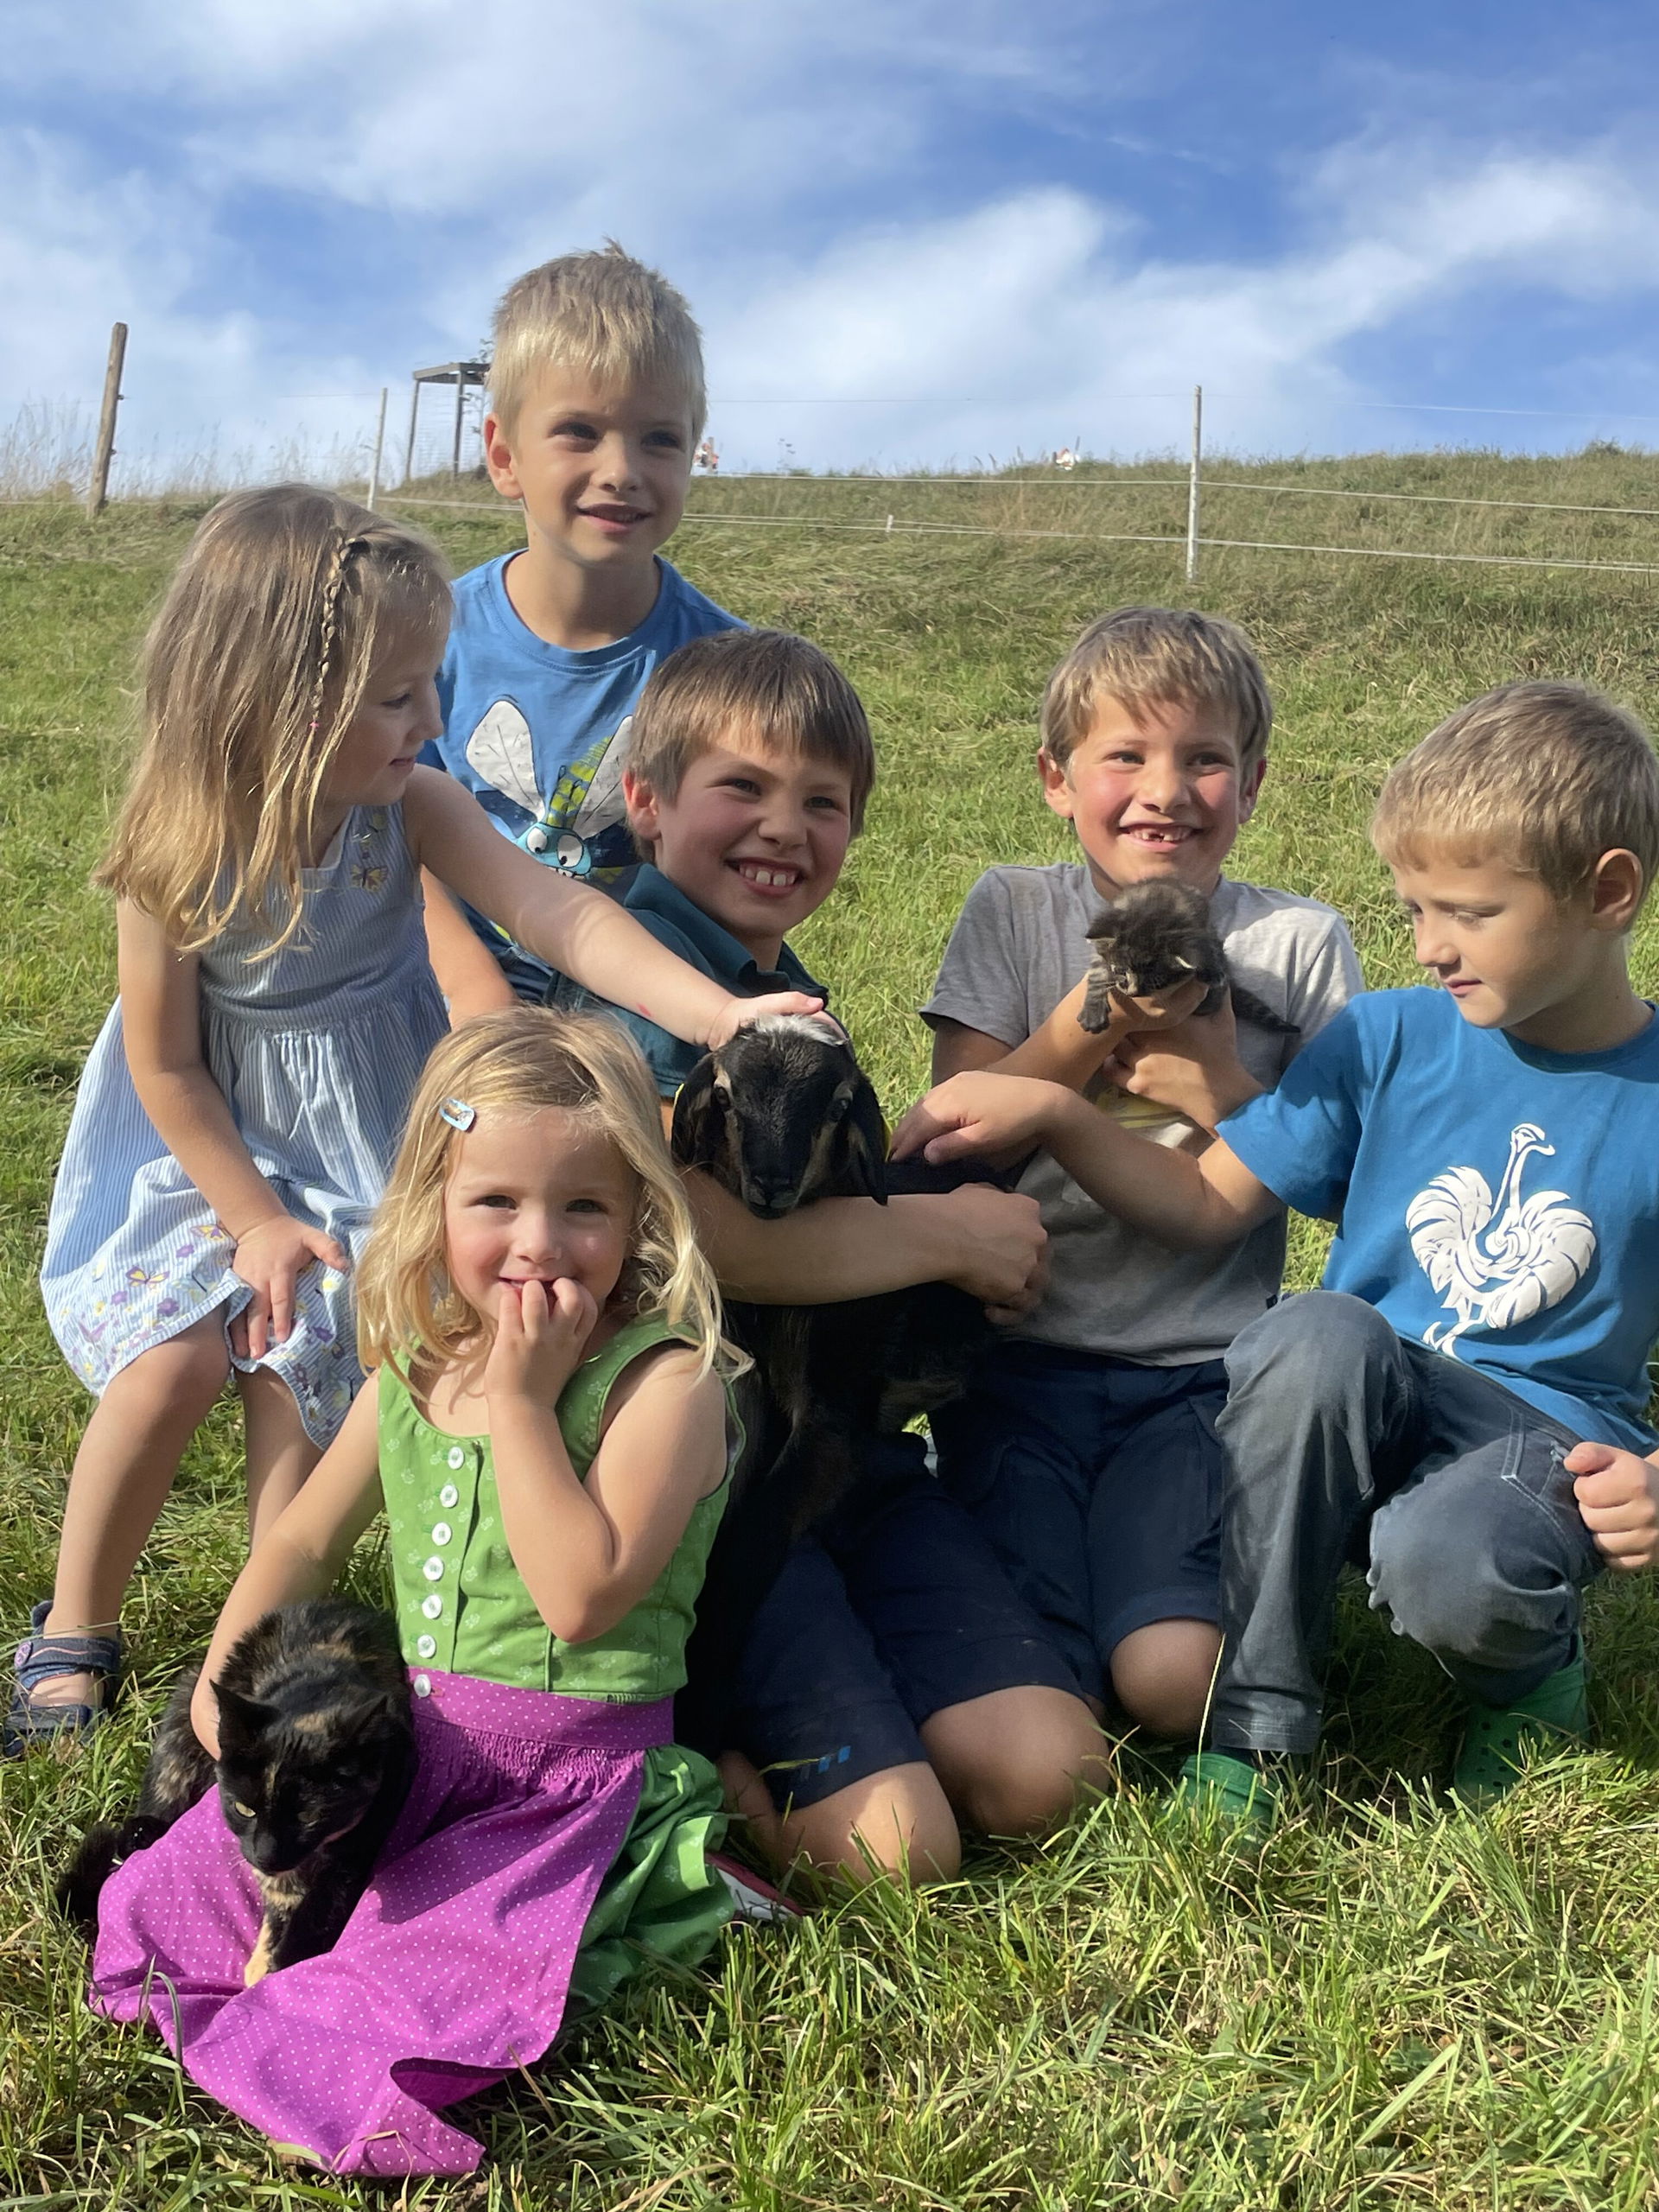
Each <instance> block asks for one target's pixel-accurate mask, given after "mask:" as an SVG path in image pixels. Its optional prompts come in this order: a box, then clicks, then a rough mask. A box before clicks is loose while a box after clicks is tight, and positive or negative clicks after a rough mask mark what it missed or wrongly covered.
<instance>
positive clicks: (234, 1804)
mask: <svg viewBox="0 0 1659 2212" xmlns="http://www.w3.org/2000/svg"><path fill="white" fill-rule="evenodd" d="M231 1810H232V1812H233V1813H240V1814H241V1815H242V1817H243V1819H244V1820H245V1821H251V1819H252V1818H253V1816H254V1814H253V1808H252V1806H251V1805H245V1804H243V1802H241V1800H240V1799H239V1798H237V1797H232V1800H231Z"/></svg>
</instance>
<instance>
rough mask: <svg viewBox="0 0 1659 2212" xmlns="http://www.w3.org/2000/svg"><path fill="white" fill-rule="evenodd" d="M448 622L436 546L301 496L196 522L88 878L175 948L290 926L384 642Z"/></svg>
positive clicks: (221, 508)
mask: <svg viewBox="0 0 1659 2212" xmlns="http://www.w3.org/2000/svg"><path fill="white" fill-rule="evenodd" d="M448 621H449V587H448V583H447V582H446V581H445V579H444V573H443V564H442V559H441V558H440V556H439V555H438V553H437V551H436V550H435V548H434V547H432V546H430V545H429V544H428V543H426V541H425V539H424V538H422V537H416V535H414V533H413V532H411V531H407V530H404V529H402V528H401V527H399V526H398V525H397V524H395V523H391V522H387V521H385V519H384V518H382V517H381V516H379V515H375V514H371V513H370V512H369V511H368V510H367V509H366V508H365V507H359V506H354V505H353V504H352V502H351V501H350V500H349V499H340V498H339V497H338V496H337V495H336V494H335V493H332V492H319V491H315V490H313V489H311V488H310V487H309V486H307V485H303V484H278V485H274V486H270V487H269V488H267V489H265V490H263V491H257V492H234V493H232V494H231V496H230V498H229V499H221V500H220V501H219V505H217V506H216V507H214V508H213V512H211V513H210V514H208V515H207V517H205V518H204V519H203V521H202V523H201V525H200V528H199V529H198V530H197V531H196V534H195V536H194V538H193V539H192V540H191V542H190V546H189V550H188V551H187V552H186V554H185V556H184V558H183V560H182V561H181V563H180V564H179V567H178V569H177V571H176V572H175V575H174V578H173V582H172V583H171V584H170V586H169V587H168V594H167V597H166V598H165V599H164V600H163V601H162V607H161V612H160V613H158V614H157V615H156V620H155V621H154V622H153V623H152V624H151V625H150V629H149V637H148V638H147V639H146V640H145V643H144V651H143V750H142V752H141V753H140V755H139V759H138V764H137V768H136V769H135V770H134V772H133V777H132V781H131V783H130V785H129V786H128V789H127V795H126V798H125V799H124V801H123V803H122V807H121V811H120V813H119V815H118V817H117V820H116V824H115V830H114V834H113V836H112V837H111V841H110V847H109V850H108V852H107V853H106V854H105V856H104V859H103V861H102V862H101V863H100V865H99V868H98V870H97V872H96V874H95V875H94V878H93V880H94V881H95V882H98V883H101V884H104V885H105V886H107V887H108V888H109V889H111V891H113V892H114V893H116V895H117V896H118V898H122V899H130V900H131V901H132V903H133V904H134V905H135V906H140V907H142V908H143V911H144V912H146V913H147V914H149V915H151V916H153V917H154V918H155V919H156V921H158V922H159V923H160V924H161V925H162V929H163V930H165V931H166V932H167V935H168V938H169V939H170V941H171V942H172V943H173V944H175V946H176V947H177V948H178V949H179V950H181V951H183V952H189V951H196V950H200V948H201V947H202V946H204V945H207V944H212V943H213V939H214V938H217V937H219V935H221V934H222V932H223V931H225V930H226V929H227V928H228V927H229V926H230V925H231V924H232V921H233V920H238V919H244V920H245V919H248V918H252V917H263V918H264V919H265V920H266V921H267V922H268V923H269V925H270V931H271V942H270V946H269V948H268V949H267V950H268V952H274V951H276V950H277V949H278V948H279V947H280V946H282V945H283V944H286V943H287V942H288V940H289V938H291V937H292V936H293V935H294V933H295V931H296V930H297V929H298V927H299V925H300V919H301V907H302V891H303V881H302V868H303V866H304V864H305V861H306V857H307V854H308V849H309V847H310V844H311V842H312V836H313V831H314V829H315V823H316V819H317V813H318V809H319V806H320V804H321V798H322V791H323V785H324V784H325V782H326V781H327V775H328V771H329V769H330V767H331V766H332V765H333V763H334V755H335V753H337V752H338V750H339V748H340V741H341V739H342V738H343V737H344V736H345V734H346V730H347V729H348V728H349V727H350V725H351V723H352V721H353V717H354V716H355V715H356V714H357V713H358V710H359V708H360V707H361V705H362V703H363V698H364V694H365V690H366V689H367V686H368V683H369V679H370V677H371V676H372V673H373V671H374V670H375V668H376V666H377V664H378V663H379V662H380V661H381V660H382V658H383V657H384V655H385V652H386V651H387V649H388V647H389V646H390V645H391V644H392V643H393V642H394V641H395V640H396V639H398V638H399V637H402V636H405V635H408V634H410V632H430V633H431V635H432V637H433V640H434V654H436V652H437V650H438V649H439V647H440V646H441V643H442V635H443V632H444V631H445V630H446V629H447V628H448Z"/></svg>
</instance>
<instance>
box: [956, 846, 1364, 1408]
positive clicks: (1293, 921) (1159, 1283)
mask: <svg viewBox="0 0 1659 2212" xmlns="http://www.w3.org/2000/svg"><path fill="white" fill-rule="evenodd" d="M1101 905H1102V900H1101V897H1100V894H1099V893H1098V892H1097V891H1096V889H1095V887H1094V884H1093V882H1092V880H1091V879H1090V874H1089V870H1088V868H1087V867H1086V866H1085V865H1084V863H1083V862H1081V861H1057V862H1056V863H1055V864H1054V865H1053V866H1052V867H1051V868H990V869H988V870H987V872H986V873H985V874H983V875H982V876H981V877H980V879H979V881H978V882H977V883H976V885H975V886H974V887H973V889H972V890H971V891H970V892H969V894H968V897H967V900H966V902H965V903H964V905H963V910H962V912H961V913H960V914H959V915H958V916H957V925H956V928H955V929H954V930H953V931H951V933H950V944H948V945H947V946H946V948H945V954H944V961H943V963H941V965H940V968H939V975H938V982H937V983H936V984H935V985H934V987H933V995H932V997H931V999H930V1000H929V1001H928V1002H927V1004H926V1005H925V1007H923V1008H922V1016H923V1019H924V1020H927V1021H930V1022H931V1021H937V1020H950V1021H959V1022H961V1023H962V1024H963V1026H964V1027H967V1028H969V1029H978V1030H982V1031H983V1032H984V1033H985V1034H986V1035H987V1036H990V1037H995V1038H997V1039H999V1040H1000V1041H1001V1043H1003V1044H1005V1045H1007V1046H1008V1047H1009V1048H1010V1050H1012V1048H1013V1047H1014V1046H1016V1045H1021V1044H1023V1043H1024V1042H1025V1040H1026V1039H1027V1037H1029V1036H1030V1035H1031V1034H1032V1033H1033V1031H1034V1030H1036V1029H1039V1028H1040V1027H1042V1025H1043V1023H1044V1022H1045V1021H1046V1020H1047V1019H1048V1017H1049V1015H1050V1014H1052V1012H1053V1011H1054V1009H1055V1007H1057V1006H1058V1004H1059V1002H1060V1001H1061V1000H1062V999H1063V998H1064V997H1065V995H1066V993H1067V992H1068V991H1070V990H1071V988H1073V987H1074V986H1075V985H1076V984H1077V983H1078V982H1080V981H1081V980H1082V977H1083V975H1084V970H1085V969H1086V968H1087V967H1088V965H1089V960H1090V947H1089V943H1088V936H1087V932H1088V928H1089V925H1090V922H1091V921H1092V920H1093V919H1094V918H1095V916H1096V914H1097V913H1098V912H1100V908H1101ZM1210 912H1211V918H1212V919H1213V920H1214V922H1215V925H1216V926H1217V929H1218V930H1219V931H1220V932H1221V937H1222V942H1223V943H1224V945H1225V946H1226V948H1227V958H1228V962H1229V963H1230V966H1231V968H1232V970H1233V973H1234V974H1235V975H1236V977H1237V978H1238V981H1239V982H1241V983H1243V985H1244V986H1245V988H1247V989H1249V990H1251V991H1254V992H1255V995H1256V996H1257V998H1259V999H1261V1000H1262V1001H1263V1002H1264V1003H1265V1004H1266V1005H1268V1006H1270V1007H1272V1008H1273V1009H1274V1013H1276V1014H1282V1015H1283V1017H1284V1018H1285V1020H1287V1021H1292V1022H1294V1023H1295V1025H1296V1027H1297V1029H1298V1030H1299V1031H1300V1035H1299V1036H1295V1037H1285V1036H1279V1035H1276V1034H1275V1033H1274V1032H1272V1031H1271V1030H1266V1029H1259V1028H1257V1027H1255V1025H1254V1024H1253V1023H1250V1022H1244V1021H1241V1022H1240V1023H1239V1025H1238V1055H1239V1058H1240V1059H1241V1060H1243V1063H1244V1065H1245V1066H1246V1067H1247V1068H1248V1069H1249V1071H1250V1073H1251V1075H1253V1076H1254V1077H1255V1080H1256V1081H1257V1082H1258V1083H1260V1084H1264V1085H1265V1086H1266V1087H1268V1089H1271V1088H1272V1087H1273V1086H1274V1084H1277V1082H1278V1080H1279V1078H1280V1077H1281V1075H1282V1074H1283V1073H1284V1071H1285V1070H1286V1068H1287V1066H1288V1065H1290V1062H1291V1061H1292V1059H1293V1058H1294V1057H1295V1054H1296V1052H1297V1051H1298V1049H1299V1048H1300V1046H1302V1045H1305V1044H1306V1042H1307V1040H1308V1039H1309V1038H1311V1037H1313V1036H1314V1035H1316V1034H1317V1033H1318V1032H1319V1030H1321V1029H1323V1028H1324V1027H1325V1024H1326V1022H1327V1021H1329V1020H1331V1019H1332V1016H1333V1015H1335V1014H1338V1013H1339V1012H1340V1011H1341V1009H1342V1008H1343V1007H1344V1006H1345V1005H1346V1004H1347V1002H1348V1001H1349V1000H1350V999H1351V997H1353V995H1354V994H1355V993H1356V992H1357V991H1360V990H1363V988H1364V983H1363V978H1362V976H1361V975H1360V969H1359V961H1358V958H1357V955H1356V954H1355V951H1354V948H1353V944H1352V941H1351V938H1349V935H1348V931H1347V926H1346V925H1345V924H1344V921H1343V919H1342V918H1341V916H1340V915H1339V914H1337V913H1336V912H1333V911H1332V908H1331V907H1329V906H1321V905H1320V903H1319V900H1318V899H1299V898H1297V897H1296V896H1295V895H1294V893H1291V892H1288V891H1264V890H1263V889H1262V887H1260V886H1259V885H1257V884H1254V883H1233V882H1230V881H1229V880H1227V878H1225V877H1223V879H1222V880H1221V882H1220V884H1219V885H1218V886H1217V889H1216V893H1215V895H1214V897H1213V898H1212V899H1211V901H1210ZM1090 1095H1091V1096H1095V1097H1096V1103H1097V1104H1099V1105H1100V1106H1101V1107H1102V1109H1103V1111H1106V1112H1109V1113H1115V1114H1117V1115H1118V1116H1121V1118H1122V1120H1123V1121H1125V1122H1127V1123H1128V1125H1129V1126H1130V1127H1131V1128H1135V1129H1136V1130H1137V1133H1138V1134H1140V1135H1142V1136H1146V1137H1150V1138H1151V1139H1152V1141H1154V1142H1155V1143H1165V1144H1179V1143H1180V1142H1181V1141H1182V1140H1183V1139H1184V1138H1185V1137H1187V1136H1189V1135H1191V1134H1192V1124H1191V1123H1190V1122H1185V1121H1182V1120H1181V1119H1179V1117H1178V1116H1172V1115H1170V1114H1168V1113H1167V1112H1166V1111H1165V1110H1164V1109H1162V1108H1160V1107H1156V1106H1154V1105H1152V1104H1151V1103H1150V1102H1149V1101H1147V1100H1145V1099H1139V1098H1132V1097H1129V1096H1128V1095H1127V1094H1126V1093H1124V1092H1122V1091H1119V1090H1116V1088H1115V1087H1114V1086H1112V1085H1110V1084H1105V1083H1102V1084H1099V1085H1098V1086H1097V1087H1096V1089H1095V1090H1091V1092H1090ZM1020 1189H1021V1190H1022V1191H1025V1192H1029V1194H1030V1195H1031V1196H1032V1197H1033V1198H1037V1199H1038V1200H1039V1201H1040V1203H1041V1205H1042V1209H1043V1224H1044V1226H1045V1227H1046V1230H1048V1235H1049V1248H1048V1250H1049V1268H1050V1273H1049V1287H1048V1292H1047V1294H1046V1297H1045V1298H1044V1300H1043V1302H1042V1304H1041V1305H1040V1306H1038V1307H1037V1308H1036V1310H1035V1311H1034V1312H1033V1313H1029V1314H1027V1316H1026V1318H1025V1319H1024V1320H1023V1321H1022V1322H1020V1325H1019V1327H1018V1328H1017V1330H1015V1332H1014V1334H1015V1335H1017V1336H1020V1337H1026V1338H1034V1339H1035V1340H1036V1341H1037V1342H1038V1343H1039V1344H1064V1345H1066V1346H1068V1347H1070V1348H1071V1349H1072V1350H1075V1351H1093V1352H1107V1353H1111V1354H1112V1355H1114V1356H1115V1357H1119V1358H1122V1359H1134V1360H1139V1361H1141V1363H1143V1364H1144V1365H1146V1366H1148V1367H1181V1366H1185V1365H1186V1364H1187V1363H1190V1362H1193V1361H1198V1360H1206V1359H1219V1358H1220V1357H1221V1355H1222V1354H1223V1352H1224V1351H1226V1349H1227V1347H1228V1345H1229V1344H1230V1343H1231V1342H1232V1340H1233V1338H1235V1337H1236V1335H1237V1334H1238V1332H1239V1331H1240V1330H1241V1329H1242V1328H1243V1327H1244V1326H1245V1325H1247V1323H1249V1322H1251V1321H1254V1320H1255V1319H1256V1317H1257V1315H1258V1314H1260V1313H1263V1312H1265V1311H1266V1309H1267V1307H1268V1306H1270V1305H1271V1304H1272V1302H1273V1300H1274V1298H1276V1297H1277V1296H1278V1294H1279V1287H1280V1280H1281V1275H1282V1274H1283V1271H1284V1263H1285V1224H1284V1217H1283V1216H1282V1215H1277V1216H1275V1217H1274V1219H1273V1220H1271V1221H1268V1222H1264V1223H1263V1224H1262V1226H1261V1228H1259V1229H1257V1230H1253V1231H1252V1232H1251V1234H1250V1235H1249V1236H1247V1237H1245V1238H1244V1239H1243V1242H1242V1243H1238V1244H1234V1245H1230V1246H1229V1247H1228V1249H1226V1250H1225V1251H1224V1253H1223V1254H1222V1255H1220V1257H1219V1258H1217V1255H1215V1254H1214V1253H1213V1252H1173V1251H1171V1250H1170V1249H1169V1248H1168V1247H1167V1246H1166V1245H1164V1244H1160V1243H1157V1242H1156V1241H1155V1240H1154V1238H1152V1237H1150V1236H1142V1235H1141V1234H1140V1233H1139V1232H1138V1231H1137V1230H1131V1229H1126V1228H1125V1227H1124V1226H1123V1224H1122V1223H1121V1222H1119V1221H1117V1220H1116V1219H1114V1218H1113V1217H1112V1216H1111V1215H1109V1214H1108V1213H1105V1212H1103V1211H1102V1210H1101V1208H1100V1207H1099V1206H1097V1205H1096V1204H1095V1202H1094V1200H1093V1199H1092V1198H1089V1197H1088V1196H1086V1195H1085V1193H1084V1192H1083V1191H1081V1190H1080V1189H1079V1188H1078V1186H1077V1184H1075V1183H1074V1182H1073V1181H1072V1180H1071V1177H1070V1176H1069V1175H1067V1174H1066V1173H1065V1171H1064V1169H1062V1168H1061V1167H1060V1166H1058V1165H1057V1163H1056V1162H1055V1161H1054V1160H1052V1158H1051V1157H1050V1155H1049V1154H1047V1153H1039V1154H1038V1156H1037V1158H1036V1159H1035V1160H1033V1162H1032V1164H1031V1166H1029V1167H1028V1168H1027V1171H1026V1173H1025V1175H1024V1176H1023V1178H1022V1179H1021V1180H1020Z"/></svg>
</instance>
